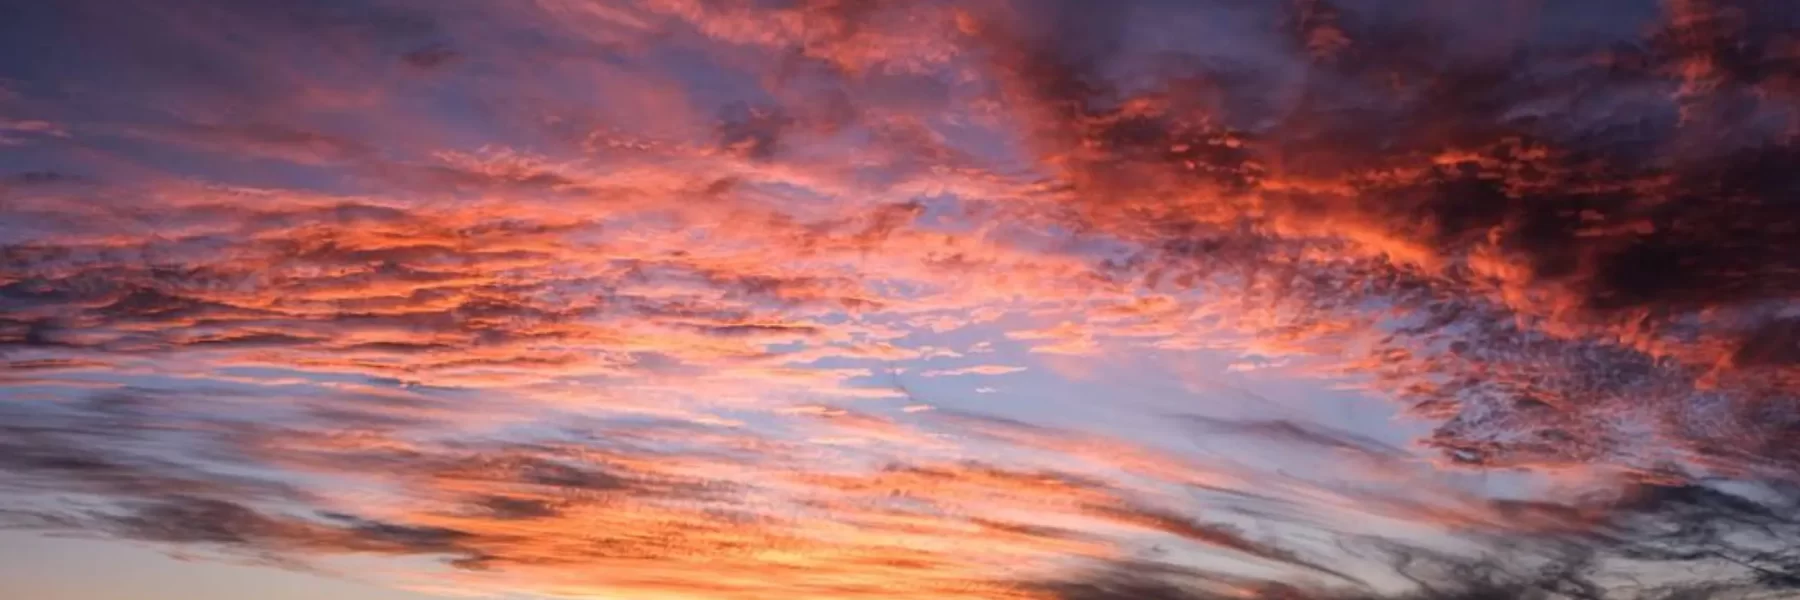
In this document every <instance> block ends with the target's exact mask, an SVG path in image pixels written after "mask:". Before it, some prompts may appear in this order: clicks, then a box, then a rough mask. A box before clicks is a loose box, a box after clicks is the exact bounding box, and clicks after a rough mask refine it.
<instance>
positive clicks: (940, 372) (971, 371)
mask: <svg viewBox="0 0 1800 600" xmlns="http://www.w3.org/2000/svg"><path fill="white" fill-rule="evenodd" d="M1024 370H1025V367H1012V366H1006V365H975V366H972V367H958V368H955V369H932V370H929V371H925V372H923V373H920V374H919V376H921V377H950V376H955V375H1005V374H1008V373H1018V372H1020V371H1024Z"/></svg>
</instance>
